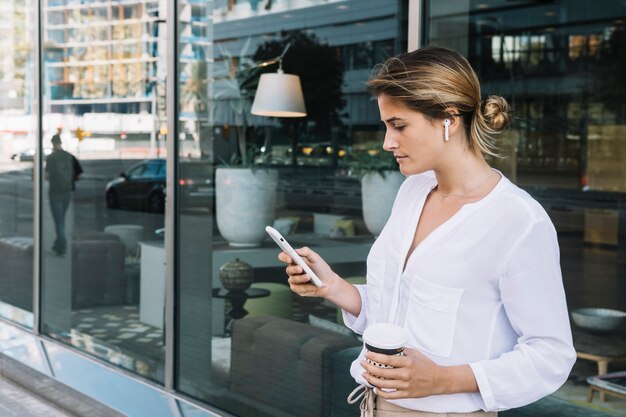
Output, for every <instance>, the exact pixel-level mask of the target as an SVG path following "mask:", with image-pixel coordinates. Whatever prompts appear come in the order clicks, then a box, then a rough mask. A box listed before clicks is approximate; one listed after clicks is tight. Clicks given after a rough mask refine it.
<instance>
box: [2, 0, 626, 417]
mask: <svg viewBox="0 0 626 417" xmlns="http://www.w3.org/2000/svg"><path fill="white" fill-rule="evenodd" d="M41 3H42V5H43V7H42V8H41V9H40V8H39V7H38V4H39V3H38V2H36V1H34V0H9V1H4V2H2V4H0V34H1V36H0V190H1V191H2V192H1V193H0V251H2V252H1V255H2V259H3V265H5V267H4V268H3V273H2V274H1V276H0V317H1V318H2V320H3V321H5V322H6V321H9V322H11V323H14V324H15V323H17V324H18V325H19V326H20V327H22V329H18V330H15V331H9V330H6V329H3V328H2V326H4V325H3V324H0V348H2V347H3V346H6V347H7V348H6V349H5V350H6V351H8V353H9V354H10V355H12V356H13V357H16V358H18V359H19V360H22V361H24V362H27V363H31V366H34V367H36V368H37V369H40V370H43V371H44V372H46V373H48V374H51V375H54V376H55V377H56V378H58V379H59V380H61V381H63V382H64V383H67V384H69V385H71V386H74V387H75V388H77V389H79V390H80V391H82V392H85V393H86V394H88V395H91V396H93V397H95V398H96V399H98V400H99V401H102V402H104V403H107V404H111V405H112V406H113V407H114V408H116V409H118V410H121V411H123V412H125V413H127V414H128V415H132V416H156V415H163V416H169V415H173V416H174V415H189V416H192V415H193V416H195V415H198V416H201V415H209V412H208V411H207V410H218V411H216V412H218V413H228V414H229V415H235V416H267V417H270V416H271V417H276V416H278V417H280V416H284V417H287V416H311V417H313V416H346V417H347V416H354V415H358V410H357V409H356V407H351V406H348V405H347V404H346V403H345V397H346V396H347V394H348V393H349V392H350V391H351V390H352V389H353V388H354V382H353V380H352V379H351V377H350V375H349V372H348V369H349V365H350V362H351V361H352V360H353V359H354V358H355V357H356V355H357V353H358V351H359V348H360V344H361V342H360V340H359V339H358V338H356V337H355V335H353V334H352V333H351V332H350V331H348V330H347V329H346V328H345V327H343V326H342V322H341V316H340V314H338V311H337V309H336V308H335V307H334V306H332V305H330V304H327V303H325V302H322V301H321V300H317V299H312V298H299V297H297V296H295V295H294V294H292V293H291V291H290V290H289V287H288V285H287V283H286V277H285V272H284V267H283V266H282V265H281V264H280V263H279V262H278V260H277V259H276V257H277V255H278V253H279V250H278V248H277V247H276V246H275V245H274V243H273V242H271V241H270V240H269V239H268V238H267V235H266V234H265V232H264V227H265V225H268V224H271V225H273V226H274V227H275V228H277V229H278V230H279V231H281V233H283V235H285V236H286V237H287V238H288V239H289V241H290V243H291V244H292V245H293V246H294V247H300V246H305V245H306V246H310V247H311V248H313V249H314V250H315V251H316V252H318V253H319V254H320V255H322V256H323V257H324V259H325V260H327V261H328V262H329V264H331V266H332V267H333V269H334V270H335V271H336V272H337V273H338V274H339V275H341V276H343V277H345V278H346V279H348V280H350V281H351V282H353V283H362V282H364V276H365V268H366V265H365V259H366V257H367V254H368V252H369V249H370V247H371V245H372V243H373V242H374V240H375V238H376V236H377V235H378V234H379V233H380V230H381V228H382V227H383V225H384V223H385V221H386V216H388V213H389V210H390V204H391V203H392V201H393V197H394V195H395V192H396V190H397V187H398V186H399V184H400V181H401V180H402V178H401V176H400V175H399V174H397V173H389V174H388V175H386V176H385V180H384V182H383V179H382V178H381V177H380V176H379V175H377V174H372V173H371V171H372V170H383V169H386V168H391V170H392V171H393V165H394V164H395V161H391V164H387V161H386V160H385V158H384V155H382V153H381V144H382V138H383V136H384V131H383V126H382V125H381V123H380V120H379V119H380V117H379V114H378V109H377V105H376V102H375V100H372V98H371V97H370V96H369V94H368V93H367V92H366V91H365V90H364V84H365V82H366V80H367V79H368V76H369V74H370V71H371V69H372V67H373V66H374V65H375V64H376V63H378V62H381V61H383V60H384V59H385V58H387V57H389V56H393V55H395V54H398V53H400V52H403V51H406V50H407V46H408V44H409V43H415V40H411V39H408V35H407V33H408V28H409V4H410V3H411V6H415V4H418V5H419V9H420V16H419V21H417V20H416V21H413V20H412V19H417V17H416V16H412V17H411V25H418V26H419V28H420V30H419V32H420V42H421V43H423V44H439V45H445V46H449V47H452V48H454V49H457V50H459V51H460V52H462V53H463V54H464V55H466V56H467V57H468V59H469V60H470V62H471V64H472V65H473V66H474V68H475V69H476V71H477V73H478V75H479V78H480V79H481V83H482V86H483V95H484V96H487V95H489V94H499V95H502V96H504V97H506V98H507V100H508V101H509V103H510V104H511V105H512V107H513V111H514V115H515V124H514V126H513V129H511V130H510V131H508V132H506V133H504V134H502V135H501V136H500V137H499V138H498V141H499V143H498V145H499V147H500V149H501V150H502V153H503V154H504V158H501V159H494V160H493V161H492V163H493V165H494V166H496V167H497V168H498V169H500V170H501V171H502V172H503V173H504V174H505V175H507V176H508V177H509V178H510V179H511V180H512V181H514V182H515V183H516V184H518V185H519V186H521V187H522V188H524V189H525V190H527V191H528V192H529V193H530V194H532V195H533V196H534V197H535V198H536V199H537V200H538V201H539V202H540V203H541V204H542V205H543V206H544V208H545V209H546V211H547V212H548V213H549V215H550V216H551V218H552V220H553V221H554V223H555V225H556V228H557V231H558V234H559V241H560V245H561V258H562V270H563V277H564V282H565V289H566V292H567V296H568V302H569V307H570V308H578V307H603V308H613V309H619V310H626V299H625V298H624V296H623V295H624V294H626V282H625V281H624V277H625V276H626V274H625V272H626V271H625V270H624V268H625V265H624V259H626V257H625V251H626V229H625V228H626V219H625V217H626V214H625V213H626V201H625V197H624V196H625V195H626V177H625V176H624V175H625V174H624V172H625V171H624V169H623V167H624V165H625V161H626V153H625V152H626V151H625V150H626V146H624V143H623V138H622V130H623V129H624V127H623V126H624V121H623V120H622V119H623V118H624V115H623V113H624V112H623V111H622V107H623V106H624V98H623V97H625V96H626V95H625V94H624V93H626V91H623V90H625V89H626V86H625V85H622V84H623V83H621V81H620V79H619V77H616V76H615V74H620V73H621V69H622V68H621V65H622V63H623V52H622V49H623V46H625V45H622V43H623V41H624V40H625V39H626V38H625V37H624V36H623V34H624V19H625V18H626V6H624V5H623V4H622V3H623V2H618V1H611V2H607V4H606V6H605V7H593V5H591V4H589V3H588V2H585V1H574V0H572V1H556V0H555V1H551V2H535V1H508V0H484V1H483V0H480V1H479V0H476V1H475V0H463V1H456V0H438V1H421V2H415V4H412V2H410V1H409V2H407V1H404V0H393V1H385V2H381V1H378V0H176V1H165V0H105V1H102V0H43V1H42V2H41ZM172 5H174V6H175V7H172ZM38 20H40V21H41V25H40V27H39V28H38V27H37V23H36V22H37V21H38ZM38 48H40V56H39V58H38V51H39V49H38ZM278 58H280V60H279V59H278ZM279 61H281V62H279ZM38 62H40V63H41V65H38ZM279 65H280V66H282V69H283V70H284V72H285V73H287V74H295V75H297V76H298V77H299V79H300V83H301V88H302V93H303V97H304V102H305V105H306V113H307V114H306V116H305V117H301V118H284V117H265V116H259V115H253V114H251V107H252V103H253V101H254V98H255V92H256V88H257V86H258V83H259V77H260V76H261V75H262V74H266V73H276V72H277V70H278V68H279ZM38 79H41V85H40V86H39V89H37V85H38V84H37V80H38ZM38 109H41V110H40V111H38ZM66 152H67V153H66ZM72 156H73V157H75V158H76V161H77V162H74V158H73V157H72ZM79 166H80V168H79ZM37 178H39V179H40V181H39V182H37ZM263 204H265V205H263ZM34 289H35V290H38V291H34ZM35 292H37V294H38V295H39V302H37V300H38V297H35V298H33V297H34V295H35ZM33 300H35V302H33ZM33 313H34V314H33ZM574 330H575V337H576V335H577V334H579V333H578V331H577V330H576V329H575V328H574ZM16 332H17V333H16ZM32 334H34V335H35V336H41V338H38V339H36V340H34V339H33V338H31V337H30V335H32ZM23 339H24V340H25V339H28V343H27V345H28V346H27V347H24V348H23V349H22V348H15V344H16V343H17V342H15V341H16V340H23ZM42 339H43V341H42ZM605 340H606V341H608V342H607V343H610V341H611V340H613V339H612V336H606V338H605ZM33 346H35V347H33ZM75 352H80V354H79V355H76V354H75ZM579 362H580V361H579ZM577 366H579V364H577ZM575 372H579V375H583V374H584V372H586V370H585V369H583V368H581V369H577V368H575ZM104 385H106V386H107V388H106V389H104V388H103V386H104ZM285 393H291V394H290V395H285ZM171 397H176V398H177V400H171ZM181 399H184V401H180V400H181ZM144 403H145V404H149V407H148V406H145V407H144V406H142V405H141V404H144ZM198 405H199V406H200V407H198ZM618 411H619V410H618Z"/></svg>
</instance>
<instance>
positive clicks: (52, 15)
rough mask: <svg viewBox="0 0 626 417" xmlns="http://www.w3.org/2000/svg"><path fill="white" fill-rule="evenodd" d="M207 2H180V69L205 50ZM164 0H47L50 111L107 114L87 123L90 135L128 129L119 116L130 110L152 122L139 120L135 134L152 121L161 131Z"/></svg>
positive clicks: (148, 128)
mask: <svg viewBox="0 0 626 417" xmlns="http://www.w3.org/2000/svg"><path fill="white" fill-rule="evenodd" d="M209 4H210V2H209V1H184V0H183V1H181V2H180V5H181V13H180V22H181V38H180V39H181V50H182V54H181V66H182V67H183V68H184V67H185V62H189V61H194V60H199V59H204V56H205V55H206V52H205V51H204V48H206V47H207V45H208V37H207V28H208V26H210V25H209V24H210V21H209V19H208V18H207V17H206V16H207V15H209V14H210V11H209V9H208V5H209ZM166 6H167V3H166V2H165V1H163V0H130V1H119V0H110V1H96V0H86V1H80V2H78V1H61V0H49V1H48V7H47V8H46V9H45V10H46V12H45V27H46V30H45V32H44V33H45V35H44V44H45V62H46V67H45V69H46V71H45V74H44V75H45V79H46V86H47V88H48V93H49V100H48V102H47V106H48V107H47V109H48V110H49V111H50V112H51V113H73V114H77V115H83V114H85V113H112V114H113V115H109V116H108V119H109V120H108V121H107V122H106V123H102V124H100V126H98V127H96V128H95V129H92V130H96V132H95V133H98V132H97V130H98V129H101V130H110V129H111V126H116V128H115V129H113V130H112V131H110V132H109V131H107V132H101V133H119V132H120V131H124V132H125V133H129V132H128V129H126V128H125V126H126V124H125V123H124V122H123V120H122V118H121V117H119V115H133V114H146V115H152V116H154V117H155V118H156V120H154V121H149V122H146V121H145V120H144V121H143V122H142V123H141V125H142V127H141V129H140V130H139V131H137V130H135V131H134V132H132V133H143V134H149V133H152V132H153V131H154V130H155V128H154V127H153V126H154V124H155V123H157V122H158V126H157V128H156V129H157V130H158V127H159V126H162V125H163V124H164V123H165V100H164V97H165V73H166V60H165V55H166V53H165V47H166V46H165V45H166V41H165V39H166V34H165V25H164V23H165V15H166V10H167V8H166ZM116 115H118V116H116ZM111 119H113V123H111ZM116 122H117V123H116ZM116 129H117V130H116Z"/></svg>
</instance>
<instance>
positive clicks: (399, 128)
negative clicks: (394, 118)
mask: <svg viewBox="0 0 626 417" xmlns="http://www.w3.org/2000/svg"><path fill="white" fill-rule="evenodd" d="M404 127H405V126H404V125H402V126H394V127H393V128H394V129H395V130H397V131H401V130H402V129H404Z"/></svg>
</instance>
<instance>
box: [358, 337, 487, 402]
mask: <svg viewBox="0 0 626 417" xmlns="http://www.w3.org/2000/svg"><path fill="white" fill-rule="evenodd" d="M404 355H405V356H390V355H381V354H380V353H374V352H366V353H365V357H366V358H368V359H371V360H372V361H374V362H378V363H380V364H383V365H389V366H393V369H383V368H379V367H377V366H375V365H371V364H369V363H368V362H367V361H365V360H364V361H362V362H361V366H363V368H364V369H365V371H366V372H365V373H363V377H364V378H365V379H366V380H367V382H369V383H370V384H372V385H373V386H375V387H377V388H388V389H393V390H395V391H391V392H388V391H383V390H381V389H377V390H376V395H379V396H381V397H382V398H386V399H392V400H395V399H398V398H421V397H428V396H431V395H439V394H455V393H459V392H478V384H477V382H476V378H475V377H474V372H473V371H472V368H471V367H470V366H469V365H457V366H439V365H437V364H436V363H435V362H433V361H432V360H430V359H429V358H428V357H426V356H425V355H424V354H423V353H421V352H419V351H417V350H415V349H408V348H407V349H404Z"/></svg>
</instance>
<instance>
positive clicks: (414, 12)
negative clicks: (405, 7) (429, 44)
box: [407, 0, 426, 52]
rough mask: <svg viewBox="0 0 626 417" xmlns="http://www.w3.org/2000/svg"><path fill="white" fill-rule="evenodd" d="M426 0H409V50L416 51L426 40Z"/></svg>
mask: <svg viewBox="0 0 626 417" xmlns="http://www.w3.org/2000/svg"><path fill="white" fill-rule="evenodd" d="M425 3H426V0H409V19H408V21H409V23H408V25H409V27H408V32H407V33H408V35H407V37H408V39H407V41H408V52H411V51H414V50H416V49H417V48H419V47H420V46H422V43H423V42H424V33H423V27H424V25H423V22H422V18H423V16H424V13H423V12H424V4H425Z"/></svg>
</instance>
